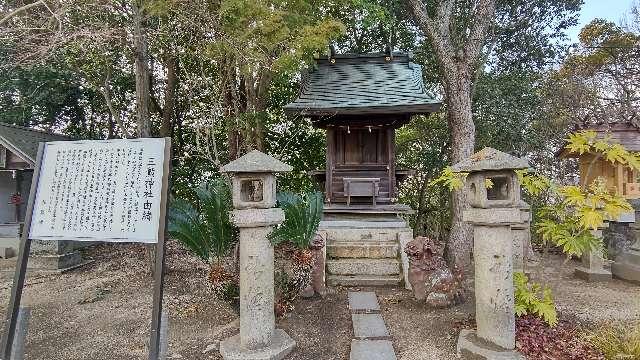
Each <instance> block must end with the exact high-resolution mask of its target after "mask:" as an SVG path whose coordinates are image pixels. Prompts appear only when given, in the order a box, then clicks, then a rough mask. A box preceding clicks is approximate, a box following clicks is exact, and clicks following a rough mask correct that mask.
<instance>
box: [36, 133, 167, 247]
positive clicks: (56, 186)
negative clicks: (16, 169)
mask: <svg viewBox="0 0 640 360" xmlns="http://www.w3.org/2000/svg"><path fill="white" fill-rule="evenodd" d="M164 149H165V140H164V139H132V140H106V141H58V142H50V143H46V144H45V148H44V153H43V158H42V165H41V168H40V177H39V181H38V188H37V192H36V199H35V203H34V210H33V218H32V224H31V231H30V232H29V238H30V239H41V240H78V241H82V240H87V241H111V242H146V243H155V242H157V240H158V226H159V222H160V200H161V191H162V182H163V180H162V176H163V169H164V162H165V159H164Z"/></svg>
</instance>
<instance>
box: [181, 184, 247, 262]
mask: <svg viewBox="0 0 640 360" xmlns="http://www.w3.org/2000/svg"><path fill="white" fill-rule="evenodd" d="M195 192H196V195H197V199H198V201H197V204H196V205H195V206H194V205H193V204H191V203H190V202H189V201H187V200H184V199H175V200H173V201H171V208H170V209H169V234H170V235H171V236H172V237H173V238H175V239H177V240H178V241H180V242H181V243H182V244H183V245H184V246H185V247H186V248H187V249H189V250H190V251H191V252H192V253H193V254H194V255H196V256H198V257H199V258H200V259H201V260H202V261H204V262H205V263H208V264H212V263H213V262H214V260H215V261H216V262H218V263H220V261H221V258H222V257H223V256H224V255H225V254H226V253H227V252H228V251H229V249H230V248H231V246H232V245H233V244H234V243H235V241H236V239H237V231H236V230H235V228H234V227H233V225H232V224H231V221H230V219H229V211H230V210H231V190H230V188H229V185H228V183H227V182H226V180H225V179H222V178H218V179H215V180H212V181H210V182H209V183H206V184H202V185H200V186H199V187H198V188H197V189H196V190H195Z"/></svg>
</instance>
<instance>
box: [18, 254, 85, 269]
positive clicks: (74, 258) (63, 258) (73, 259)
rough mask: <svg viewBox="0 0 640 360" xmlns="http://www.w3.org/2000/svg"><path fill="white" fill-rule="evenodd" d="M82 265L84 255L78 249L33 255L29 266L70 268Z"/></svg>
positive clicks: (35, 267) (32, 267)
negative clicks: (59, 253) (63, 252)
mask: <svg viewBox="0 0 640 360" xmlns="http://www.w3.org/2000/svg"><path fill="white" fill-rule="evenodd" d="M80 265H82V256H81V255H80V253H79V252H78V251H72V252H68V253H65V254H61V255H57V254H53V255H45V254H39V255H31V256H30V257H29V261H28V263H27V266H28V267H29V269H34V270H68V269H72V268H75V267H78V266H80Z"/></svg>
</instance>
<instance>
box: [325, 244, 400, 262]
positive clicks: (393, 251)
mask: <svg viewBox="0 0 640 360" xmlns="http://www.w3.org/2000/svg"><path fill="white" fill-rule="evenodd" d="M398 247H399V245H398V242H397V241H384V242H365V241H335V242H332V243H329V244H327V256H328V257H330V258H368V259H384V258H397V257H398Z"/></svg>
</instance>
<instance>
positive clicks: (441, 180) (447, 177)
mask: <svg viewBox="0 0 640 360" xmlns="http://www.w3.org/2000/svg"><path fill="white" fill-rule="evenodd" d="M467 175H469V173H465V172H455V171H453V169H452V168H451V167H450V166H447V167H446V168H444V169H443V170H442V173H441V174H440V177H438V178H436V179H434V180H432V181H431V182H430V183H429V185H431V186H434V185H438V184H442V185H443V186H445V187H446V188H447V189H449V191H454V190H460V189H462V187H463V186H464V180H465V179H466V178H467ZM485 185H487V187H490V186H492V184H485Z"/></svg>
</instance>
